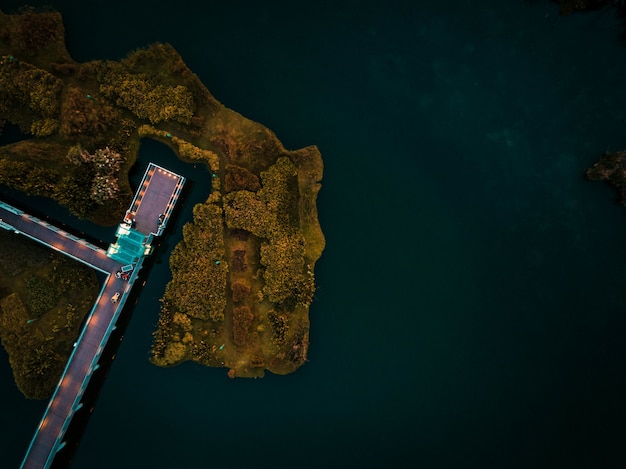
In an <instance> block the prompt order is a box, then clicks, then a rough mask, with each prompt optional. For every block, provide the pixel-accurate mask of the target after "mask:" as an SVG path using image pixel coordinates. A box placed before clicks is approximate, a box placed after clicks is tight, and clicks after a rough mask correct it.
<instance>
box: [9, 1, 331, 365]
mask: <svg viewBox="0 0 626 469" xmlns="http://www.w3.org/2000/svg"><path fill="white" fill-rule="evenodd" d="M6 123H9V124H11V125H14V126H18V127H19V130H20V132H21V133H22V134H23V135H25V136H28V137H29V138H25V139H23V140H21V141H18V142H16V143H11V144H7V145H4V146H0V184H5V185H7V186H10V187H13V188H15V189H17V190H19V191H22V192H24V193H26V194H29V195H38V196H44V197H49V198H52V199H54V200H56V201H58V202H59V203H60V204H61V205H63V206H65V207H66V208H68V209H69V210H70V211H71V212H73V213H74V214H76V215H77V216H79V217H81V218H86V219H90V220H92V221H94V222H96V223H99V224H101V225H106V226H109V225H114V224H117V223H118V222H119V221H120V220H121V219H122V218H123V216H124V211H125V209H126V207H127V206H128V204H129V202H130V200H131V199H132V193H133V192H132V189H131V187H130V183H129V181H128V173H129V170H130V169H131V168H132V166H133V164H134V163H135V161H136V157H137V151H138V149H139V145H140V141H141V139H144V138H150V139H154V140H158V141H161V142H163V143H164V144H166V145H167V146H169V147H170V148H171V149H172V151H173V152H174V153H175V154H176V155H177V156H178V157H179V158H181V159H182V160H183V161H186V162H189V163H194V164H197V163H202V164H205V165H206V166H207V167H208V168H209V170H210V173H211V180H210V181H207V184H211V187H212V192H211V195H210V196H209V198H208V200H206V202H204V203H202V204H198V205H197V206H195V207H194V209H193V221H192V222H189V223H187V224H186V225H185V226H184V228H183V241H182V242H181V243H180V244H179V245H178V246H176V247H175V249H174V250H173V252H172V254H171V257H170V268H171V271H172V280H171V281H170V282H169V283H168V284H167V286H165V291H164V295H163V298H162V310H161V314H160V317H159V321H158V324H157V325H156V326H155V331H154V341H153V345H152V350H151V361H152V362H153V363H154V364H155V365H158V366H164V367H167V366H173V365H176V364H179V363H181V362H184V361H187V360H193V361H196V362H198V363H202V364H205V365H207V366H211V367H224V368H227V369H228V375H229V376H230V377H261V376H263V375H264V371H265V370H268V371H270V372H272V373H275V374H286V373H290V372H293V371H294V370H296V369H297V368H298V367H299V366H301V365H302V364H303V363H304V362H305V360H306V356H307V350H308V345H309V315H308V312H309V305H310V304H311V301H312V300H313V294H314V291H315V282H314V274H313V272H314V267H315V263H316V261H317V260H318V259H319V257H320V256H321V254H322V251H323V249H324V246H325V239H324V235H323V233H322V230H321V228H320V225H319V221H318V217H317V207H316V197H317V193H318V191H319V189H320V181H321V179H322V172H323V164H322V159H321V155H320V153H319V151H318V149H317V148H316V147H315V146H310V147H306V148H302V149H300V150H296V151H289V150H286V149H285V148H284V147H283V145H282V144H281V142H280V141H279V140H278V138H277V137H276V135H274V133H272V132H271V131H270V130H269V129H267V128H266V127H264V126H262V125H261V124H259V123H256V122H253V121H251V120H249V119H247V118H245V117H243V116H241V115H240V114H238V113H236V112H234V111H232V110H230V109H228V108H226V107H225V106H224V105H222V104H221V103H220V102H218V101H217V100H216V99H215V98H214V97H213V96H212V95H211V94H210V93H209V91H208V90H207V89H206V87H205V86H204V85H203V84H202V83H201V82H200V80H199V79H198V77H197V76H196V75H195V74H193V73H192V72H191V71H190V70H189V69H188V67H187V66H186V64H185V63H184V61H183V60H182V58H181V57H180V55H179V54H178V53H177V52H176V51H175V50H174V49H173V48H172V47H171V46H170V45H169V44H160V43H157V44H152V45H150V46H149V47H147V48H144V49H139V50H136V51H134V52H132V53H130V54H129V55H128V56H127V57H126V58H124V59H123V60H121V61H100V60H98V61H92V62H87V63H78V62H76V61H74V60H73V59H72V58H71V57H70V55H69V53H68V52H67V50H66V47H65V41H64V27H63V21H62V18H61V15H60V14H59V13H57V12H38V11H34V10H30V9H28V10H24V11H21V12H19V13H18V14H14V15H7V14H4V13H2V12H0V131H2V129H3V128H4V127H5V125H6ZM5 314H6V311H5V310H4V309H3V307H2V305H1V304H0V318H1V317H2V316H3V315H5ZM22 334H28V331H23V332H22ZM2 339H3V344H4V345H5V348H7V347H6V341H5V338H4V336H3V337H2ZM9 353H10V351H9ZM66 358H67V357H66Z"/></svg>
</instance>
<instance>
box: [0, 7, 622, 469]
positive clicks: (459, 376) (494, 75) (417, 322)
mask: <svg viewBox="0 0 626 469" xmlns="http://www.w3.org/2000/svg"><path fill="white" fill-rule="evenodd" d="M45 3H46V4H49V5H50V4H51V5H53V6H55V7H56V8H57V9H59V10H60V11H61V12H62V13H63V14H64V16H65V19H66V31H67V40H68V46H69V50H70V52H71V53H72V54H73V56H74V57H76V58H77V59H78V60H91V59H96V58H110V59H119V58H121V57H123V56H124V55H125V54H126V52H128V51H130V50H132V49H134V48H136V47H141V46H145V45H147V44H149V43H151V42H154V41H162V42H170V43H171V44H172V45H173V46H174V47H175V48H176V49H177V50H178V51H179V52H180V53H181V55H182V56H183V58H184V59H185V61H186V62H187V64H188V65H189V66H190V68H191V69H192V70H193V71H194V72H195V73H197V74H198V75H199V76H200V78H201V79H202V81H203V82H204V83H205V84H206V85H207V87H208V88H209V90H210V91H211V92H212V93H213V94H214V95H215V96H216V97H217V98H218V99H219V100H220V101H222V102H223V103H224V104H225V105H227V106H228V107H230V108H232V109H235V110H236V111H238V112H240V113H242V114H243V115H245V116H246V117H249V118H251V119H253V120H256V121H259V122H261V123H263V124H265V125H267V126H268V127H269V128H271V129H272V130H273V131H275V132H276V133H277V135H278V137H279V138H280V139H281V140H282V141H283V143H284V144H285V146H286V147H288V148H299V147H302V146H305V145H309V144H316V145H318V146H319V148H320V150H321V152H322V155H323V157H324V162H325V174H324V181H323V189H322V191H321V192H320V195H319V200H318V207H319V211H320V221H321V224H322V228H323V230H324V232H325V234H326V237H327V248H326V250H325V252H324V255H323V257H322V258H321V260H320V261H319V263H318V265H317V267H316V275H317V280H318V292H317V296H316V301H315V302H314V304H313V305H312V308H311V324H312V327H311V347H310V356H309V358H310V360H309V362H308V363H307V364H306V365H305V366H304V367H303V368H301V369H300V370H298V371H297V372H296V373H294V374H292V375H288V376H274V375H268V376H266V378H264V379H262V380H232V381H231V380H229V379H228V378H227V377H226V373H225V371H224V370H216V369H206V368H203V367H200V366H197V365H194V364H185V365H182V366H179V367H176V368H172V369H160V368H156V367H153V366H151V365H150V364H149V363H148V361H147V356H148V349H149V345H150V339H151V336H150V334H151V331H152V330H153V327H154V324H155V322H156V319H157V315H158V301H157V300H158V298H159V297H160V295H161V294H162V292H163V286H164V282H165V281H167V279H168V275H169V274H168V272H167V267H166V259H165V257H166V253H167V250H168V247H171V246H172V245H173V244H174V243H175V242H176V239H177V238H176V236H175V235H174V234H172V235H171V236H170V238H169V239H168V240H167V241H166V243H168V245H166V246H163V247H162V248H163V249H161V250H160V251H159V254H158V255H159V256H161V258H160V259H157V261H156V263H155V265H154V267H153V269H152V271H151V275H150V278H149V281H148V283H147V284H146V286H145V287H144V289H143V292H142V293H141V296H140V300H139V303H138V304H137V306H136V308H135V310H134V311H133V313H132V317H131V319H130V321H129V324H128V327H127V330H126V333H125V337H124V340H123V342H122V343H121V345H120V347H119V351H118V353H117V356H116V359H115V361H114V362H113V364H112V366H111V368H110V372H109V375H108V378H107V380H106V383H105V384H104V386H103V388H102V390H101V392H100V395H99V398H98V401H97V403H96V406H95V410H94V412H93V415H92V417H91V419H90V420H89V423H88V425H87V427H86V430H85V432H84V435H83V438H82V441H81V444H80V447H79V449H78V451H77V453H76V455H75V458H74V462H73V465H72V467H76V468H87V467H89V468H109V467H124V468H135V467H163V468H171V467H184V468H187V467H194V468H195V467H207V468H208V467H229V468H239V467H268V468H269V467H273V468H280V467H307V468H308V467H311V468H313V467H333V468H334V467H433V468H442V467H444V468H458V467H463V468H465V467H472V468H474V467H475V468H485V467H494V468H502V467H524V468H526V467H546V468H552V467H594V468H596V467H623V466H624V465H625V464H626V461H625V459H626V458H625V457H624V452H623V443H624V438H625V437H626V434H625V433H626V431H625V430H624V428H626V427H625V425H624V421H625V417H626V400H625V398H624V396H625V395H626V375H625V365H626V341H624V332H625V330H626V243H625V242H624V240H625V239H626V210H625V209H624V208H622V207H620V206H619V205H617V204H616V203H615V194H614V192H613V191H612V189H611V188H609V187H607V186H605V185H604V184H601V183H591V182H588V181H586V180H585V178H584V170H585V169H586V168H587V167H589V166H590V165H591V164H593V162H594V161H595V160H596V158H597V157H598V156H599V155H600V154H601V153H602V152H604V151H605V150H607V149H611V150H617V149H623V148H626V132H625V130H626V128H625V121H624V118H625V117H626V115H625V112H626V108H625V107H624V100H625V98H626V90H625V89H624V86H623V76H624V72H625V70H624V69H625V68H626V66H625V65H624V64H626V61H625V60H624V57H625V54H626V44H625V43H624V41H623V39H622V36H621V34H620V28H619V26H620V24H619V22H618V21H617V20H616V19H615V18H614V17H613V16H612V14H611V13H604V14H603V13H602V12H594V13H591V14H580V15H574V16H571V17H568V18H560V17H558V14H557V7H555V6H553V5H551V4H546V3H545V2H543V1H541V2H540V1H536V2H530V1H526V2H518V1H511V2H502V1H500V0H487V1H484V2H470V1H462V0H458V1H454V2H453V1H434V0H433V1H416V2H408V1H407V2H402V1H390V2H382V1H357V0H354V1H343V2H330V1H316V2H287V1H280V2H271V1H270V2H251V1H239V2H202V4H201V5H197V6H195V7H193V8H191V7H183V6H182V4H177V3H171V2H159V1H153V2H133V1H126V2H117V1H111V0H109V1H106V2H104V1H94V2H78V1H58V2H55V1H48V2H45ZM18 4H19V2H11V1H8V2H3V5H7V6H3V7H2V8H3V9H4V10H11V8H14V7H15V5H18ZM179 5H180V6H179ZM155 145H156V144H155ZM144 150H145V148H144V149H142V155H143V154H144V153H143V152H144ZM161 151H162V149H159V148H158V147H154V148H152V149H150V152H149V154H150V155H153V154H155V155H156V154H160V152H161ZM162 157H163V158H166V156H164V155H163V156H162ZM168 164H169V163H168ZM172 164H174V163H173V162H172ZM172 169H175V170H176V168H172ZM186 170H187V171H191V172H192V174H193V171H194V170H193V168H191V167H189V168H187V169H186ZM200 179H201V178H200V177H198V180H200ZM196 190H199V191H200V192H201V191H202V185H201V184H196V185H194V186H193V188H192V190H191V192H190V194H189V200H188V201H187V203H186V204H185V206H184V207H183V211H182V212H181V214H180V218H179V220H178V222H179V224H180V223H182V222H183V221H185V217H187V216H188V214H189V210H190V206H191V205H192V202H193V198H194V197H196V196H197V197H199V195H197V194H200V192H196ZM5 361H6V360H4V361H2V364H0V366H1V367H2V368H1V369H0V372H2V373H3V374H4V376H5V378H4V379H3V381H2V382H3V384H2V389H1V391H2V397H3V399H4V402H5V412H4V413H3V416H2V420H1V421H2V422H3V423H4V425H5V428H10V429H11V436H9V437H5V438H4V439H3V442H2V444H1V447H0V448H1V449H0V450H1V453H0V458H2V461H3V462H6V467H15V466H16V465H17V464H19V461H20V459H21V457H22V455H23V452H24V450H25V448H26V446H27V444H28V441H29V439H30V434H31V431H32V430H34V428H35V427H36V425H37V422H38V419H39V411H40V410H42V409H43V405H42V404H40V403H31V402H27V401H25V400H23V399H20V397H19V395H18V394H17V391H15V389H14V388H13V387H12V386H11V385H10V382H9V380H10V374H9V370H8V365H6V364H4V362H5Z"/></svg>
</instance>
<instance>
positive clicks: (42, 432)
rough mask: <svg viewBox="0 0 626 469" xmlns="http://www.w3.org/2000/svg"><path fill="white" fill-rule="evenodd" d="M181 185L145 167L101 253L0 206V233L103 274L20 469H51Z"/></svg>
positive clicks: (154, 168) (168, 174)
mask: <svg viewBox="0 0 626 469" xmlns="http://www.w3.org/2000/svg"><path fill="white" fill-rule="evenodd" d="M184 182H185V179H184V178H183V177H182V176H179V175H176V174H174V173H172V172H170V171H167V170H166V169H164V168H161V167H159V166H157V165H155V164H153V163H150V165H149V166H148V169H147V170H146V173H145V175H144V178H143V180H142V182H141V185H140V187H139V189H138V191H137V193H136V195H135V198H134V199H133V202H132V204H131V207H130V209H129V210H128V212H127V213H126V216H125V217H124V220H123V221H122V223H121V224H120V226H119V227H118V229H117V233H116V236H117V241H116V242H115V243H113V244H111V245H110V246H109V249H108V250H107V251H105V250H104V249H102V248H99V247H97V246H94V245H93V244H91V243H88V242H87V241H85V240H83V239H80V238H77V237H76V236H74V235H72V234H70V233H67V232H66V231H63V230H61V229H59V228H57V227H55V226H53V225H51V224H50V223H47V222H46V221H43V220H40V219H38V218H36V217H33V216H31V215H29V214H27V213H25V212H23V211H21V210H19V209H16V208H15V207H12V206H10V205H8V204H5V203H3V202H0V228H4V229H6V230H11V231H14V232H16V233H20V234H23V235H25V236H28V237H29V238H31V239H34V240H35V241H37V242H39V243H42V244H44V245H46V246H49V247H51V248H53V249H55V250H57V251H59V252H62V253H64V254H67V255H68V256H70V257H72V258H74V259H76V260H78V261H80V262H82V263H84V264H86V265H88V266H90V267H92V268H94V269H97V270H99V271H101V272H104V273H106V274H107V276H106V280H105V282H104V286H103V287H102V289H101V291H100V295H99V296H98V298H97V300H96V303H95V304H94V306H93V308H92V310H91V312H90V313H89V316H88V317H87V321H86V323H85V326H84V327H83V330H82V331H81V334H80V336H79V338H78V340H77V341H76V344H75V345H74V350H73V351H72V354H71V355H70V358H69V360H68V362H67V365H66V367H65V370H64V371H63V374H62V376H61V379H60V380H59V384H58V385H57V387H56V389H55V391H54V394H53V395H52V398H51V399H50V402H49V403H48V407H47V408H46V411H45V413H44V416H43V418H42V420H41V422H40V424H39V426H38V427H37V430H36V432H35V435H34V437H33V439H32V441H31V443H30V446H29V448H28V451H27V454H26V456H25V458H24V460H23V462H22V466H21V467H22V468H23V469H35V468H36V469H42V468H48V467H50V466H51V464H52V461H53V459H54V457H55V455H56V453H57V452H58V451H59V450H60V449H62V448H63V447H64V446H65V443H64V441H63V438H64V436H65V432H66V430H67V428H68V426H69V424H70V421H71V419H72V417H73V415H74V414H75V412H76V411H77V410H79V409H80V408H81V407H82V404H81V398H82V396H83V393H84V391H85V389H86V387H87V384H88V383H89V380H90V378H91V376H92V374H93V372H94V371H95V370H97V369H98V367H99V365H98V361H99V359H100V356H101V354H102V351H103V350H104V347H105V345H106V343H107V341H108V339H109V337H110V335H111V332H112V331H113V330H114V329H115V323H116V322H117V319H118V317H119V315H120V312H121V310H122V308H123V306H124V303H125V301H126V298H127V297H128V294H129V292H130V290H131V289H132V286H133V284H134V282H135V280H136V279H137V275H138V272H139V270H140V269H141V266H142V264H143V261H144V258H145V256H147V255H149V254H150V253H151V252H152V245H151V243H152V241H153V239H154V237H155V236H160V235H161V234H162V233H163V230H164V228H165V226H166V225H167V222H168V220H169V217H170V215H171V213H172V210H173V208H174V206H175V204H176V202H177V200H178V197H179V196H180V192H181V190H182V187H183V185H184Z"/></svg>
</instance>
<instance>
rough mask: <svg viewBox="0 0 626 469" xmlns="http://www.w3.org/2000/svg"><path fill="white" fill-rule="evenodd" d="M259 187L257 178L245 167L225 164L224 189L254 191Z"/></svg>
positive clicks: (227, 190) (228, 190) (229, 190)
mask: <svg viewBox="0 0 626 469" xmlns="http://www.w3.org/2000/svg"><path fill="white" fill-rule="evenodd" d="M260 188H261V183H260V182H259V178H258V177H257V176H256V175H255V174H253V173H251V172H250V171H248V170H247V169H246V168H242V167H241V166H236V165H234V164H229V165H226V177H225V178H224V189H225V190H226V192H231V191H241V190H245V191H251V192H256V191H258V190H259V189H260Z"/></svg>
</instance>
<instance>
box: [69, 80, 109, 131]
mask: <svg viewBox="0 0 626 469" xmlns="http://www.w3.org/2000/svg"><path fill="white" fill-rule="evenodd" d="M119 120H120V114H119V112H118V111H117V110H116V109H115V108H113V106H111V105H110V104H107V103H105V102H103V101H100V100H94V99H89V98H88V97H87V95H86V94H85V92H84V91H82V90H80V89H78V88H70V89H69V90H68V91H67V94H66V96H65V99H64V100H63V107H62V109H61V132H62V133H63V134H65V135H67V136H79V135H84V136H89V137H98V136H101V135H103V134H105V133H106V132H108V131H109V130H110V129H111V128H112V127H113V126H115V125H116V124H119Z"/></svg>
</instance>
